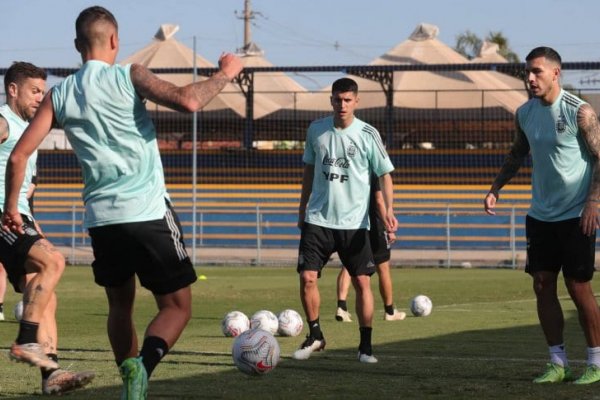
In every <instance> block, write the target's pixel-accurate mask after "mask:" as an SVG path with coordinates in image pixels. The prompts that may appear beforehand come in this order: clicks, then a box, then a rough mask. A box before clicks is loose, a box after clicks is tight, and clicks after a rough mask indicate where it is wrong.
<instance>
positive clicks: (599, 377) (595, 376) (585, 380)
mask: <svg viewBox="0 0 600 400" xmlns="http://www.w3.org/2000/svg"><path fill="white" fill-rule="evenodd" d="M598 381H600V367H598V366H597V365H593V364H592V365H588V366H587V368H586V369H585V372H584V373H583V375H581V376H580V377H579V378H578V379H577V380H576V381H575V382H573V383H574V384H575V385H588V384H590V383H594V382H598Z"/></svg>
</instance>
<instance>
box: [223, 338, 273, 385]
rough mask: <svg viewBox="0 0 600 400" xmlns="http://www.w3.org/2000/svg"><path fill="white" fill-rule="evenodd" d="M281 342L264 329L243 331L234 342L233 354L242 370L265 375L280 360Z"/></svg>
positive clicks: (247, 372) (236, 363)
mask: <svg viewBox="0 0 600 400" xmlns="http://www.w3.org/2000/svg"><path fill="white" fill-rule="evenodd" d="M279 353H280V349H279V343H277V339H275V336H273V335H272V334H271V333H269V332H267V331H265V330H262V329H249V330H247V331H245V332H242V333H241V334H240V335H239V336H238V337H236V338H235V340H234V342H233V348H232V349H231V356H232V357H233V362H234V363H235V365H236V367H238V369H239V370H240V371H242V372H243V373H245V374H248V375H264V374H266V373H269V372H271V371H272V370H273V369H274V368H275V367H276V366H277V363H278V362H279Z"/></svg>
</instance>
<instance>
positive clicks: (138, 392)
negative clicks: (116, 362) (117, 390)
mask: <svg viewBox="0 0 600 400" xmlns="http://www.w3.org/2000/svg"><path fill="white" fill-rule="evenodd" d="M119 371H120V372H121V378H122V379H123V390H122V391H121V400H140V399H145V398H146V395H147V393H148V373H147V372H146V368H145V367H144V364H143V363H142V358H141V357H135V358H134V357H132V358H128V359H126V360H125V361H123V363H122V364H121V366H120V367H119Z"/></svg>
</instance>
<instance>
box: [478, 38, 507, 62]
mask: <svg viewBox="0 0 600 400" xmlns="http://www.w3.org/2000/svg"><path fill="white" fill-rule="evenodd" d="M471 61H472V62H474V63H505V62H507V60H506V58H504V57H503V56H502V55H501V54H500V46H498V43H493V42H488V41H487V40H485V41H484V42H483V44H482V45H481V49H479V54H478V55H477V57H475V58H474V59H472V60H471Z"/></svg>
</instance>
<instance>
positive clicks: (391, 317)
mask: <svg viewBox="0 0 600 400" xmlns="http://www.w3.org/2000/svg"><path fill="white" fill-rule="evenodd" d="M404 318H406V313H405V312H402V311H398V310H396V309H395V308H394V313H393V314H392V315H390V314H388V313H386V312H384V313H383V319H384V320H385V321H402V320H403V319H404Z"/></svg>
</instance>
